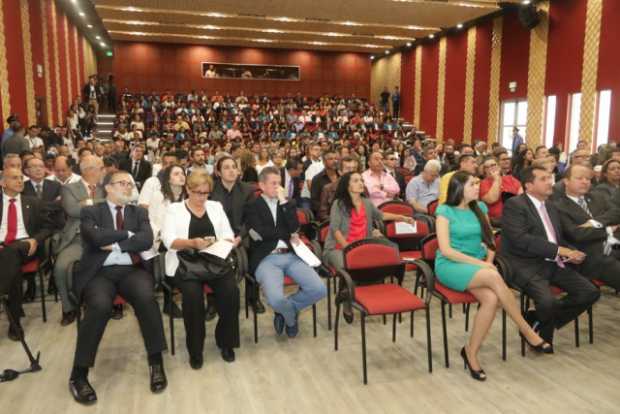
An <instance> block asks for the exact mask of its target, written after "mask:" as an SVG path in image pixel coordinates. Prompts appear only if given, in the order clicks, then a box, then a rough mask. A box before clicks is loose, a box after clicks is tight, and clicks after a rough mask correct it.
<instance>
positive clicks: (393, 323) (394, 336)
mask: <svg viewBox="0 0 620 414" xmlns="http://www.w3.org/2000/svg"><path fill="white" fill-rule="evenodd" d="M392 342H396V314H394V315H392Z"/></svg>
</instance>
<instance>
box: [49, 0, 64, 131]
mask: <svg viewBox="0 0 620 414" xmlns="http://www.w3.org/2000/svg"><path fill="white" fill-rule="evenodd" d="M45 7H46V11H45V15H46V16H47V45H48V59H49V62H48V63H49V65H48V68H49V73H47V74H46V76H49V77H50V86H51V95H52V96H51V100H52V123H53V124H58V123H59V122H60V120H59V119H58V100H57V99H58V98H57V96H58V94H59V93H60V92H59V89H60V88H59V87H58V85H57V84H56V73H57V72H58V70H59V68H58V67H57V66H56V63H55V62H56V61H55V56H56V55H57V53H54V35H53V34H54V32H53V31H54V30H55V29H56V24H55V22H54V20H53V15H52V10H53V9H54V8H55V7H56V5H55V3H54V2H45ZM56 12H57V13H58V9H56ZM58 61H59V63H60V64H61V65H62V61H61V60H60V59H59V60H58Z"/></svg>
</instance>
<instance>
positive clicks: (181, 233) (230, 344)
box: [161, 170, 239, 369]
mask: <svg viewBox="0 0 620 414" xmlns="http://www.w3.org/2000/svg"><path fill="white" fill-rule="evenodd" d="M212 189H213V181H212V179H211V177H210V176H209V174H207V173H206V172H205V171H204V170H195V171H194V172H192V173H191V174H190V175H189V176H188V177H187V180H186V190H187V194H188V198H187V199H186V200H185V201H181V202H178V203H173V204H171V205H170V206H169V207H168V209H167V210H166V215H165V218H164V222H163V226H162V229H161V238H162V241H163V243H164V245H165V246H166V247H167V248H168V251H167V252H166V276H168V277H174V278H175V281H174V285H175V286H177V287H179V288H180V290H181V294H182V297H183V321H184V324H185V331H186V337H187V339H186V343H187V350H188V352H189V356H190V365H191V367H192V368H194V369H200V368H201V367H202V363H203V356H202V355H203V349H204V339H205V315H206V309H205V304H204V293H203V284H202V283H201V282H199V281H197V280H184V279H183V275H180V274H179V259H178V256H177V252H178V251H179V250H184V249H197V250H202V249H204V248H206V247H208V246H209V245H210V244H212V243H214V242H215V240H226V239H228V240H230V241H235V243H237V242H238V241H236V240H235V235H234V233H233V231H232V229H231V227H230V223H229V222H228V217H227V216H226V213H225V212H224V209H223V207H222V205H221V204H220V203H218V202H217V201H210V200H207V197H208V196H209V194H210V193H211V190H212ZM209 286H210V287H211V289H213V293H214V296H215V306H216V309H217V313H218V314H219V319H218V322H217V326H216V328H215V341H216V344H217V346H218V347H219V348H220V351H221V354H222V358H223V359H224V360H225V361H227V362H232V361H234V360H235V352H234V348H238V347H239V288H238V287H237V282H236V280H235V278H233V277H230V278H219V279H215V280H213V281H210V282H209Z"/></svg>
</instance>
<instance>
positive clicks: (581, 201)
mask: <svg viewBox="0 0 620 414" xmlns="http://www.w3.org/2000/svg"><path fill="white" fill-rule="evenodd" d="M577 204H579V207H581V208H582V209H583V211H585V212H586V214H587V215H588V216H590V217H592V213H591V212H590V209H589V208H588V203H587V202H586V199H585V198H584V197H579V201H578V203H577Z"/></svg>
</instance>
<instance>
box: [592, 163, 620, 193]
mask: <svg viewBox="0 0 620 414" xmlns="http://www.w3.org/2000/svg"><path fill="white" fill-rule="evenodd" d="M618 189H620V161H619V160H616V159H613V158H612V159H609V160H607V161H605V163H604V164H603V168H602V170H601V181H600V183H598V184H597V185H596V187H594V188H593V189H592V192H594V193H599V194H600V195H601V196H603V197H604V198H605V199H606V200H610V199H611V196H612V195H613V193H614V192H615V191H617V190H618Z"/></svg>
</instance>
